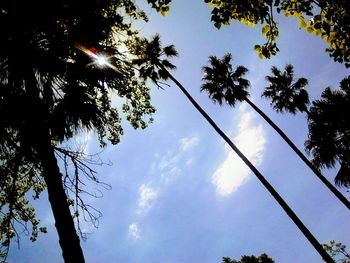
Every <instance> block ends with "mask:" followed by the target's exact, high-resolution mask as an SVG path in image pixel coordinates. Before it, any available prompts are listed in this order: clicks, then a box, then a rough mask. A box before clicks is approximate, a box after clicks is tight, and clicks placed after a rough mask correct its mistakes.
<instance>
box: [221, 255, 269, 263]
mask: <svg viewBox="0 0 350 263" xmlns="http://www.w3.org/2000/svg"><path fill="white" fill-rule="evenodd" d="M274 262H275V261H274V260H273V259H272V258H270V257H269V256H268V255H267V254H265V253H263V254H261V255H260V256H259V257H256V256H253V255H251V256H245V255H244V256H242V257H241V260H234V259H231V258H229V257H223V259H222V263H274Z"/></svg>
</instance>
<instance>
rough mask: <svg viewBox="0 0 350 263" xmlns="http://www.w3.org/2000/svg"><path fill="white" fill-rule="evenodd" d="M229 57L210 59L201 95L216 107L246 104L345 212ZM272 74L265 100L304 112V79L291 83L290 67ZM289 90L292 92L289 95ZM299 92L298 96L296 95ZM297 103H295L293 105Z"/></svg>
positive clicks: (305, 97) (320, 174)
mask: <svg viewBox="0 0 350 263" xmlns="http://www.w3.org/2000/svg"><path fill="white" fill-rule="evenodd" d="M231 59H232V57H231V54H226V55H225V56H224V57H223V58H222V59H218V58H217V57H215V56H211V57H210V58H209V64H210V66H205V67H203V71H204V77H203V81H204V83H203V85H202V87H201V90H202V91H207V92H208V94H209V97H210V98H211V99H212V100H213V101H214V102H217V103H219V104H222V103H223V102H226V103H227V104H229V105H230V106H235V105H236V103H237V102H241V101H245V102H247V103H248V104H249V105H250V106H251V107H252V108H253V109H254V110H255V111H256V112H257V113H258V114H260V116H261V117H263V118H264V120H265V121H266V122H267V123H268V124H269V125H270V126H271V127H272V128H273V129H274V130H275V131H276V132H277V133H278V134H279V135H280V136H281V137H282V138H283V139H284V141H285V142H286V143H287V144H288V145H289V146H290V147H291V148H292V149H293V150H294V152H295V153H296V154H297V155H298V156H299V157H300V158H301V159H302V160H303V161H304V163H305V164H306V165H307V166H308V167H309V168H310V169H311V170H312V171H313V172H314V174H315V175H316V176H317V177H318V178H319V179H320V180H321V181H322V182H323V183H324V185H325V186H326V187H327V188H328V189H329V190H330V191H331V192H332V193H333V194H334V195H335V196H336V197H337V198H338V199H339V200H340V201H341V202H342V203H343V204H344V205H345V206H346V207H347V208H348V209H350V202H349V201H348V200H347V199H346V198H345V197H344V196H343V195H342V194H341V193H340V192H339V191H338V190H337V189H336V188H335V187H334V186H333V185H332V184H331V183H330V182H329V181H328V180H327V179H326V178H325V177H324V176H323V175H322V173H321V172H320V171H319V170H318V169H317V168H316V167H315V166H313V165H312V163H311V162H310V161H309V160H308V159H307V158H306V156H305V155H304V154H303V153H302V152H301V151H300V150H299V149H298V148H297V147H296V146H295V144H294V143H293V142H292V141H291V140H290V139H289V138H288V136H287V135H286V134H285V133H284V132H283V131H282V130H281V129H280V128H279V127H278V126H277V125H276V124H275V123H274V122H273V121H272V120H271V119H270V118H269V117H268V116H267V115H266V114H265V113H264V112H263V111H262V110H261V109H260V108H259V107H257V106H256V105H255V104H254V103H253V102H252V101H251V100H250V99H249V98H248V96H249V93H248V91H247V89H248V88H249V86H250V83H249V81H248V80H246V79H244V75H245V74H246V72H247V71H248V70H247V69H246V68H244V67H242V66H238V67H237V68H236V70H233V68H232V65H231ZM272 70H273V72H274V73H276V74H275V76H273V77H267V78H268V79H271V80H272V83H271V85H270V87H269V88H267V92H265V93H264V94H263V95H264V96H269V97H273V99H272V104H273V106H274V107H275V108H277V109H278V110H279V111H283V110H288V111H291V112H296V110H297V109H299V110H303V111H307V108H306V103H307V101H308V96H307V93H306V92H302V91H301V90H302V87H303V86H304V85H305V84H306V80H305V79H298V80H297V81H296V82H293V70H292V67H291V66H287V67H286V70H287V71H286V72H284V73H283V74H281V73H280V72H279V71H278V70H277V69H276V68H273V69H272ZM277 84H280V85H281V88H280V89H281V92H278V89H277V87H276V85H277ZM288 90H291V91H288ZM298 91H299V92H298ZM295 100H297V102H295Z"/></svg>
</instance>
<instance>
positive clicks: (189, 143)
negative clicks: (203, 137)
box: [180, 136, 199, 152]
mask: <svg viewBox="0 0 350 263" xmlns="http://www.w3.org/2000/svg"><path fill="white" fill-rule="evenodd" d="M198 142H199V138H198V137H196V136H192V137H184V138H182V139H180V150H181V151H182V152H185V151H187V150H189V149H191V148H192V147H194V146H196V145H197V144H198Z"/></svg>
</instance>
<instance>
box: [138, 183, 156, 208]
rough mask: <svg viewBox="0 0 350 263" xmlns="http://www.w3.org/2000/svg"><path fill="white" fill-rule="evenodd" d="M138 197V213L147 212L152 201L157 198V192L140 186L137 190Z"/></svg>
mask: <svg viewBox="0 0 350 263" xmlns="http://www.w3.org/2000/svg"><path fill="white" fill-rule="evenodd" d="M139 195H140V199H139V202H138V207H139V212H147V211H148V210H149V209H151V208H152V206H153V203H154V201H155V200H156V199H157V198H158V190H156V189H153V188H152V187H150V186H148V185H146V184H142V185H141V186H140V188H139Z"/></svg>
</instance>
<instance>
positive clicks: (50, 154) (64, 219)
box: [40, 136, 85, 263]
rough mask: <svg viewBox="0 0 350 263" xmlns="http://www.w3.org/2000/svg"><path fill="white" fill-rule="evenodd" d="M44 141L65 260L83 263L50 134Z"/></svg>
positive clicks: (50, 192)
mask: <svg viewBox="0 0 350 263" xmlns="http://www.w3.org/2000/svg"><path fill="white" fill-rule="evenodd" d="M42 141H43V144H42V145H41V147H40V151H41V152H40V155H41V157H42V160H41V161H42V168H43V176H44V179H45V182H46V185H47V191H48V197H49V201H50V204H51V208H52V212H53V215H54V218H55V226H56V229H57V232H58V236H59V243H60V246H61V248H62V255H63V259H64V262H66V263H83V262H85V260H84V255H83V251H82V249H81V247H80V241H79V237H78V235H77V233H76V230H75V227H74V221H73V218H72V216H71V212H70V210H69V205H68V202H67V196H66V193H65V191H64V188H63V184H62V178H61V177H62V175H61V173H60V171H59V167H58V165H57V159H56V157H55V153H54V148H53V146H52V145H51V142H50V140H49V137H48V136H45V137H44V138H43V140H42Z"/></svg>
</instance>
